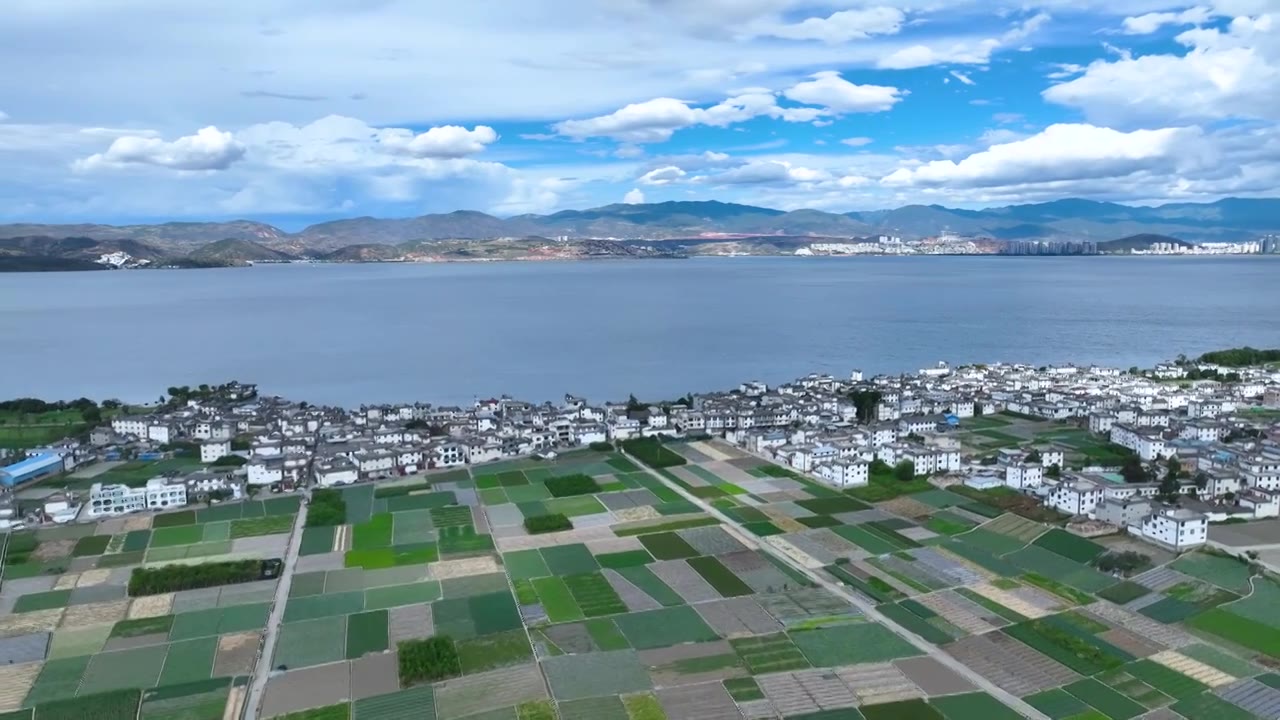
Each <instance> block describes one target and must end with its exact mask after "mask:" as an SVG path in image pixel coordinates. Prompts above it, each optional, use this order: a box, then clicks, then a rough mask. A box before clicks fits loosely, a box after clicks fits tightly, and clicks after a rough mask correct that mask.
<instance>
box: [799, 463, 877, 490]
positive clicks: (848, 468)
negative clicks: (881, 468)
mask: <svg viewBox="0 0 1280 720" xmlns="http://www.w3.org/2000/svg"><path fill="white" fill-rule="evenodd" d="M813 474H814V475H817V476H818V477H820V478H822V479H823V480H825V481H827V482H828V483H831V484H832V485H834V486H836V487H862V486H863V485H866V484H867V482H869V480H870V478H871V463H868V462H865V461H862V460H843V459H837V460H832V461H830V462H825V463H822V464H820V465H818V466H817V467H815V468H814V470H813Z"/></svg>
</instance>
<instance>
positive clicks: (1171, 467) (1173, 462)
mask: <svg viewBox="0 0 1280 720" xmlns="http://www.w3.org/2000/svg"><path fill="white" fill-rule="evenodd" d="M1164 467H1165V476H1166V477H1172V478H1173V479H1174V480H1177V479H1178V478H1180V477H1182V463H1180V462H1178V458H1176V457H1171V458H1169V461H1168V462H1166V463H1165V465H1164Z"/></svg>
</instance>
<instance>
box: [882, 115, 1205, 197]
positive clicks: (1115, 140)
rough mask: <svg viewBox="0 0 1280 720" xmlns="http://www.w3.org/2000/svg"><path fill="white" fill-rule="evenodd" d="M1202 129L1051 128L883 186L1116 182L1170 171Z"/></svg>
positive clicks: (897, 176) (896, 176)
mask: <svg viewBox="0 0 1280 720" xmlns="http://www.w3.org/2000/svg"><path fill="white" fill-rule="evenodd" d="M1200 134H1201V133H1200V130H1199V129H1198V128H1162V129H1160V130H1135V131H1133V132H1129V133H1125V132H1120V131H1117V130H1112V129H1110V128H1103V127H1095V126H1093V125H1084V124H1060V125H1050V126H1049V127H1047V128H1045V130H1044V131H1043V132H1041V133H1039V134H1037V135H1034V136H1032V137H1029V138H1026V139H1024V140H1018V141H1014V142H1009V143H1004V144H998V145H993V146H991V147H990V148H988V149H986V150H983V151H981V152H977V153H974V154H972V155H970V156H968V157H966V158H965V159H963V160H961V161H960V162H954V161H952V160H935V161H933V162H929V163H925V164H923V165H920V166H919V167H915V168H900V169H898V170H896V171H894V172H893V173H890V174H889V175H888V176H886V177H885V178H884V179H883V180H882V182H883V183H884V184H885V185H890V186H923V187H937V186H948V187H991V186H1000V185H1010V184H1017V183H1046V182H1054V181H1062V180H1081V179H1096V178H1115V177H1124V176H1128V175H1131V174H1133V173H1135V172H1138V171H1140V170H1153V169H1162V168H1163V169H1169V168H1171V167H1172V166H1173V165H1174V164H1175V155H1176V154H1177V151H1178V149H1179V146H1180V145H1181V144H1183V143H1190V142H1194V141H1195V140H1196V139H1198V138H1199V136H1200Z"/></svg>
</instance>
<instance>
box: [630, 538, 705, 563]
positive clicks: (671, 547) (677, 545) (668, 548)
mask: <svg viewBox="0 0 1280 720" xmlns="http://www.w3.org/2000/svg"><path fill="white" fill-rule="evenodd" d="M640 543H641V544H642V545H644V547H645V549H646V550H648V551H649V553H650V554H651V555H653V556H654V557H655V558H657V559H659V560H677V559H680V558H691V557H697V555H698V551H697V550H695V549H694V548H693V546H692V545H690V544H689V543H687V542H685V541H684V538H682V537H680V536H679V535H676V534H675V533H673V532H664V533H654V534H651V535H641V536H640Z"/></svg>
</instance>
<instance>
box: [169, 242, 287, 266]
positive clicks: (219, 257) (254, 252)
mask: <svg viewBox="0 0 1280 720" xmlns="http://www.w3.org/2000/svg"><path fill="white" fill-rule="evenodd" d="M184 259H185V260H187V261H190V262H192V263H196V264H201V265H216V266H221V267H228V266H240V265H249V264H252V263H256V262H288V261H290V260H296V259H297V258H295V257H294V256H292V255H289V254H287V253H283V252H280V251H279V250H272V249H271V248H269V247H265V246H263V245H259V244H258V243H256V242H253V241H251V240H235V239H231V238H228V239H226V240H219V241H217V242H212V243H209V244H208V245H205V246H203V247H201V248H199V249H197V250H195V251H194V252H191V253H188V254H187V256H186V258H184Z"/></svg>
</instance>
